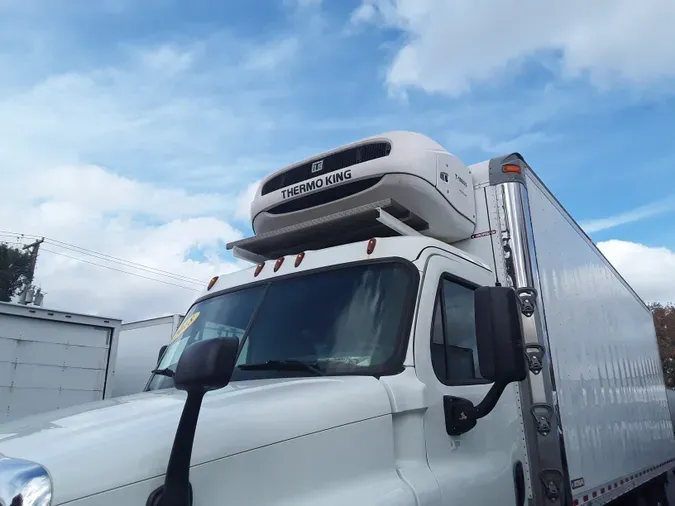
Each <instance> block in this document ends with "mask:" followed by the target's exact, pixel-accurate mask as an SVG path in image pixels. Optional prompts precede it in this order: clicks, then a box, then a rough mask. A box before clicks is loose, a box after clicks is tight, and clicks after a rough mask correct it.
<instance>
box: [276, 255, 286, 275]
mask: <svg viewBox="0 0 675 506" xmlns="http://www.w3.org/2000/svg"><path fill="white" fill-rule="evenodd" d="M283 263H284V257H281V258H277V261H276V262H275V263H274V272H277V271H278V270H279V267H281V264H283Z"/></svg>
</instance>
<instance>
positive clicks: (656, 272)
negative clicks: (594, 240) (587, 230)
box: [598, 240, 675, 303]
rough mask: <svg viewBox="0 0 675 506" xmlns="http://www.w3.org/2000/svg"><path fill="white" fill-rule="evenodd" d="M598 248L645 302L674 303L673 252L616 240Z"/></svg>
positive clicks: (674, 274)
mask: <svg viewBox="0 0 675 506" xmlns="http://www.w3.org/2000/svg"><path fill="white" fill-rule="evenodd" d="M598 248H600V250H601V251H602V252H603V254H604V255H605V256H606V257H607V259H608V260H609V261H610V262H611V263H612V265H614V267H616V269H617V270H618V271H619V272H620V273H621V275H622V276H623V277H624V278H625V279H626V281H628V283H629V284H630V285H631V286H632V287H633V288H634V289H635V291H636V292H637V293H638V295H640V297H642V298H643V299H644V300H645V301H646V302H662V303H668V302H675V251H673V250H670V249H667V248H652V247H649V246H645V245H643V244H639V243H634V242H628V241H618V240H611V241H603V242H600V243H598Z"/></svg>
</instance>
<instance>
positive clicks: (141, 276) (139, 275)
mask: <svg viewBox="0 0 675 506" xmlns="http://www.w3.org/2000/svg"><path fill="white" fill-rule="evenodd" d="M41 251H46V252H47V253H51V254H53V255H58V256H62V257H66V258H71V259H73V260H77V261H78V262H84V263H86V264H90V265H94V266H96V267H102V268H104V269H110V270H111V271H115V272H121V273H123V274H128V275H130V276H136V277H139V278H143V279H148V280H150V281H156V282H157V283H163V284H165V285H171V286H176V287H178V288H184V289H185V290H192V291H193V292H199V291H200V290H197V289H196V288H192V287H189V286H183V285H178V284H176V283H171V282H169V281H163V280H161V279H156V278H151V277H148V276H143V275H142V274H138V273H136V272H129V271H125V270H122V269H116V268H115V267H111V266H109V265H103V264H97V263H96V262H90V261H89V260H85V259H83V258H77V257H74V256H71V255H66V254H65V253H59V252H58V251H53V250H50V249H46V248H42V249H41Z"/></svg>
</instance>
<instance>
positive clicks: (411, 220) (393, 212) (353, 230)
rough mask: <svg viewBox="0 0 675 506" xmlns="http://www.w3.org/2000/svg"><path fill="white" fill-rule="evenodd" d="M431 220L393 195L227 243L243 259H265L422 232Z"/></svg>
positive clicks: (228, 247) (259, 261)
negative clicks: (428, 220) (406, 206)
mask: <svg viewBox="0 0 675 506" xmlns="http://www.w3.org/2000/svg"><path fill="white" fill-rule="evenodd" d="M428 227H429V224H428V223H427V222H426V221H425V220H423V219H422V218H420V217H419V216H417V215H416V214H414V213H413V212H411V211H410V210H408V209H407V208H405V207H403V206H402V205H401V204H399V203H398V202H396V201H395V200H393V199H383V200H379V201H377V202H373V203H371V204H366V205H364V206H360V207H355V208H353V209H348V210H346V211H342V212H339V213H335V214H331V215H328V216H322V217H321V218H316V219H313V220H309V221H305V222H302V223H297V224H294V225H290V226H288V227H284V228H280V229H279V230H274V231H271V232H265V233H262V234H259V235H256V236H253V237H249V238H246V239H241V240H239V241H235V242H231V243H229V244H227V246H226V247H227V249H228V250H232V254H233V255H234V256H235V257H237V258H240V259H242V260H247V261H249V262H253V263H261V262H264V261H266V260H270V259H274V258H279V257H282V256H285V255H294V254H297V253H300V252H301V251H307V250H316V249H323V248H328V247H331V246H338V245H341V244H348V243H351V242H357V241H365V240H368V239H370V238H371V237H391V236H394V235H421V234H420V231H421V230H426V229H427V228H428Z"/></svg>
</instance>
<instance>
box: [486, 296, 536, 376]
mask: <svg viewBox="0 0 675 506" xmlns="http://www.w3.org/2000/svg"><path fill="white" fill-rule="evenodd" d="M474 307H475V318H476V341H477V344H478V363H479V364H480V371H481V374H482V375H483V377H484V378H485V379H487V380H490V381H493V382H495V383H505V384H509V383H513V382H516V381H523V380H524V379H525V378H527V363H526V360H525V348H524V342H523V329H522V326H521V320H520V303H519V302H518V296H517V295H516V292H515V290H513V289H512V288H508V287H504V286H483V287H480V288H478V289H477V290H476V291H475V292H474Z"/></svg>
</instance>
